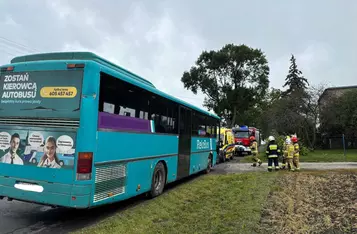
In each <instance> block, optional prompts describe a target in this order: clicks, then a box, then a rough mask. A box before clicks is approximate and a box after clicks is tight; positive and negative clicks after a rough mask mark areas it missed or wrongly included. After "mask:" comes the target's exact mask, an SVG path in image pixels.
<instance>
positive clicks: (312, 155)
mask: <svg viewBox="0 0 357 234" xmlns="http://www.w3.org/2000/svg"><path fill="white" fill-rule="evenodd" d="M259 158H260V159H261V160H262V161H263V162H267V158H266V157H265V154H264V153H260V156H259ZM344 161H346V162H357V150H355V149H353V150H346V157H345V156H344V153H343V150H315V151H313V152H309V154H308V155H306V156H300V162H344ZM240 162H242V163H250V162H253V161H252V156H246V157H244V158H242V159H241V160H240Z"/></svg>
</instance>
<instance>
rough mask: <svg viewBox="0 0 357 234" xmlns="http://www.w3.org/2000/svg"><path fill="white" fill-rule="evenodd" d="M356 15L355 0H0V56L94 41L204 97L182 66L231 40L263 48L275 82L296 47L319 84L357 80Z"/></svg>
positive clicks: (167, 86)
mask: <svg viewBox="0 0 357 234" xmlns="http://www.w3.org/2000/svg"><path fill="white" fill-rule="evenodd" d="M124 2H125V3H124ZM356 22H357V1H356V0H344V1H339V0H314V1H311V0H310V1H308V0H299V1H289V0H274V1H273V0H272V1H266V0H260V1H258V0H250V1H240V0H225V1H213V0H194V1H188V0H180V1H178V0H176V1H173V0H172V1H160V0H150V1H149V0H145V1H144V0H143V1H118V0H102V1H98V0H75V1H69V0H68V1H67V0H48V1H46V0H33V1H30V0H27V1H12V0H0V28H1V33H0V63H1V64H5V63H8V62H9V60H10V59H11V58H12V57H14V56H17V55H23V54H28V53H33V52H51V51H84V50H88V51H92V52H95V53H97V54H99V55H101V56H103V57H105V58H107V59H109V60H111V61H113V62H115V63H117V64H119V65H121V66H123V67H125V68H127V69H129V70H131V71H132V72H134V73H137V74H138V75H141V76H143V77H145V78H146V79H148V80H150V81H152V82H153V83H154V85H156V87H157V88H159V89H161V90H163V91H165V92H168V93H170V94H173V95H175V96H177V97H179V98H181V99H183V100H185V101H189V102H191V103H193V104H195V105H198V106H202V101H203V96H202V95H197V96H195V95H193V94H192V93H191V92H190V91H187V90H185V89H184V88H183V85H182V83H181V81H180V78H181V75H182V73H183V71H185V70H187V69H189V68H190V66H191V65H193V63H194V62H195V60H196V59H197V57H198V56H199V54H200V53H201V52H202V50H212V49H214V50H216V49H219V48H221V47H222V46H223V45H225V44H226V43H235V44H241V43H244V44H246V45H248V46H251V47H255V48H261V49H262V50H263V51H264V52H265V53H266V56H267V59H268V61H269V65H270V69H271V72H270V85H271V86H273V87H276V88H280V87H281V85H282V84H283V82H284V79H285V76H286V74H287V71H288V68H289V58H290V56H291V54H292V53H293V54H295V55H296V57H297V63H298V67H299V68H300V70H301V71H302V72H303V73H304V75H305V77H306V78H308V79H309V81H310V82H311V83H313V84H318V83H321V82H325V83H326V82H327V83H328V84H329V85H331V86H341V85H354V84H356V83H357V80H356V78H357V74H356V69H355V67H356V65H357V55H356V51H357V45H356V43H357V26H356Z"/></svg>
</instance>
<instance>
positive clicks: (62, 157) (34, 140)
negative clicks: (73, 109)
mask: <svg viewBox="0 0 357 234" xmlns="http://www.w3.org/2000/svg"><path fill="white" fill-rule="evenodd" d="M75 135H76V134H75V133H74V132H68V131H65V132H63V131H60V132H57V131H52V132H50V131H29V130H23V129H17V130H16V129H12V130H6V129H1V130H0V163H6V164H15V165H29V166H36V167H47V168H54V169H73V165H74V155H75V148H76V145H75Z"/></svg>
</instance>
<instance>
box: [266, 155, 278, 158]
mask: <svg viewBox="0 0 357 234" xmlns="http://www.w3.org/2000/svg"><path fill="white" fill-rule="evenodd" d="M277 157H278V155H269V156H268V158H277Z"/></svg>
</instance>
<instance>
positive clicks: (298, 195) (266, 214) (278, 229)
mask: <svg viewBox="0 0 357 234" xmlns="http://www.w3.org/2000/svg"><path fill="white" fill-rule="evenodd" d="M356 216H357V172H355V171H334V172H323V171H320V172H300V173H286V174H284V175H283V176H280V177H279V178H278V179H277V184H276V185H275V186H274V187H273V189H272V192H271V193H270V195H269V198H268V200H267V203H266V205H265V207H264V208H263V211H262V217H261V221H260V232H261V233H357V217H356Z"/></svg>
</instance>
